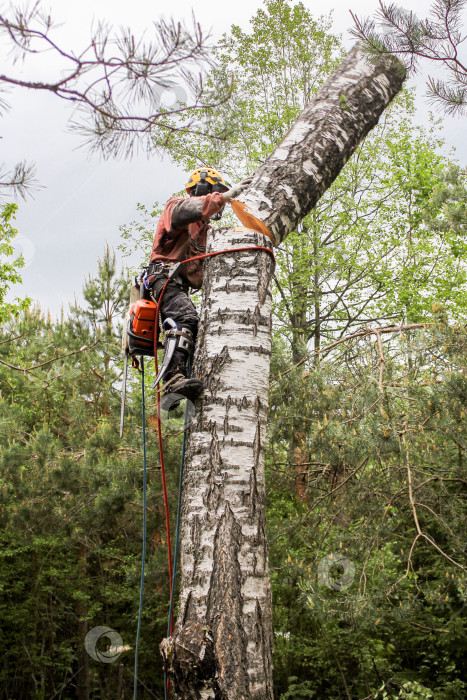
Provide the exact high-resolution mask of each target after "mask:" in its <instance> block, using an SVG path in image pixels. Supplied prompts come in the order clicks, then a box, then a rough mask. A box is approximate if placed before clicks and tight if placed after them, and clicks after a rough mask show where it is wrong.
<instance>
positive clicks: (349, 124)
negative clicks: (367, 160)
mask: <svg viewBox="0 0 467 700" xmlns="http://www.w3.org/2000/svg"><path fill="white" fill-rule="evenodd" d="M401 65H402V64H400V63H399V62H398V61H397V60H396V59H385V60H384V61H381V60H380V61H379V63H377V64H375V63H371V62H370V61H369V59H367V58H366V55H365V54H363V52H362V50H361V49H360V48H358V47H356V48H354V49H353V50H352V51H351V52H350V53H349V55H348V56H347V58H346V59H345V61H344V62H343V63H342V65H341V66H340V67H339V68H338V70H337V71H336V72H335V73H334V74H333V75H332V76H331V77H330V78H329V79H328V81H327V82H326V83H325V84H324V85H323V87H322V88H321V89H320V91H319V92H318V93H317V95H316V98H315V100H314V101H313V102H312V103H311V104H310V105H309V106H308V107H307V108H306V109H305V110H304V112H303V113H302V115H301V116H300V117H299V118H298V120H297V122H296V124H295V125H294V126H293V127H292V129H291V130H290V131H289V133H288V134H287V136H286V137H285V139H284V140H283V142H282V143H281V144H280V146H279V147H278V148H277V149H276V150H275V151H274V152H273V153H272V155H271V156H270V157H269V158H268V160H267V161H266V163H265V164H264V165H263V166H261V168H259V170H258V171H257V173H256V175H255V177H254V179H253V182H252V185H251V186H250V187H249V189H248V190H247V191H246V192H245V193H243V194H242V196H241V197H240V200H241V203H240V205H239V206H237V205H238V202H237V205H235V203H233V205H234V209H235V211H236V213H238V215H239V217H241V218H242V221H243V223H245V226H248V227H249V228H246V229H245V228H242V227H234V228H233V229H220V230H216V231H212V232H211V235H210V238H209V239H208V252H211V251H216V250H224V249H233V252H232V253H227V254H223V255H221V256H218V257H214V258H210V259H207V260H206V261H205V271H204V278H203V300H202V311H201V318H200V331H199V335H198V340H197V349H196V355H195V364H194V369H193V374H194V376H199V377H201V378H202V379H203V381H204V382H205V391H204V394H203V396H202V398H201V399H200V400H199V402H198V405H197V411H196V414H195V417H194V421H193V423H192V425H191V427H190V431H189V435H188V440H187V453H186V460H185V476H184V484H183V504H182V532H181V583H180V603H179V613H178V619H177V623H176V627H175V632H174V635H173V636H172V637H170V638H168V639H166V640H164V641H163V643H162V645H161V650H162V654H163V656H164V659H165V663H166V667H167V669H168V671H169V674H170V677H171V678H172V682H173V689H174V697H175V698H176V699H178V700H182V699H183V700H199V699H201V698H203V699H207V698H213V699H214V698H216V699H217V700H272V698H273V690H272V639H273V637H272V608H271V593H270V583H269V571H268V556H267V542H266V535H265V485H264V450H263V446H264V440H265V432H266V416H267V408H268V384H269V363H270V348H271V286H270V282H271V278H272V271H273V263H272V260H271V257H270V255H269V254H268V253H267V252H262V251H253V252H251V251H250V252H237V253H236V252H235V248H236V247H237V248H238V247H243V246H251V245H262V246H264V245H267V246H269V245H270V244H271V240H270V238H272V239H273V241H274V243H276V244H278V243H279V242H280V241H282V240H283V238H284V237H285V236H286V235H287V234H288V233H289V232H290V231H291V230H293V229H294V228H296V225H297V224H298V223H299V222H300V220H301V219H302V218H303V217H304V216H305V215H306V214H307V213H308V212H309V211H310V209H311V208H312V207H313V206H314V205H315V204H316V202H317V201H318V199H319V197H320V196H321V194H323V192H324V191H325V190H326V188H327V187H329V185H330V184H331V183H332V182H333V180H334V179H335V178H336V177H337V175H338V174H339V172H340V170H341V168H342V167H343V165H344V163H345V162H346V161H347V160H348V158H349V157H350V155H351V154H352V153H353V151H354V150H355V148H356V147H357V146H358V144H359V142H360V141H361V139H362V138H363V137H364V136H365V135H366V134H367V133H368V132H369V131H370V129H371V128H372V127H373V126H374V125H375V124H376V123H377V121H378V119H379V116H380V115H381V113H382V112H383V110H384V108H385V107H386V106H387V105H388V103H389V102H390V101H391V99H392V98H393V97H394V95H395V94H397V92H398V90H399V89H400V87H401V86H402V81H403V77H402V73H401ZM252 229H255V230H256V231H258V233H255V230H252ZM259 231H262V232H263V233H266V234H267V235H268V236H269V238H267V237H266V236H264V235H262V233H259Z"/></svg>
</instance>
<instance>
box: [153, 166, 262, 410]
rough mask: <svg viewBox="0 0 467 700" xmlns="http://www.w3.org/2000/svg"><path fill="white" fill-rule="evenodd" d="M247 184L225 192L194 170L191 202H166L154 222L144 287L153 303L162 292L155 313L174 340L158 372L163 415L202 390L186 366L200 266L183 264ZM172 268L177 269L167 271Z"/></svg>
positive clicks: (214, 176)
mask: <svg viewBox="0 0 467 700" xmlns="http://www.w3.org/2000/svg"><path fill="white" fill-rule="evenodd" d="M250 182H251V178H246V179H245V180H243V181H242V182H240V183H239V184H237V185H235V186H234V187H232V188H230V189H229V186H228V185H227V183H226V182H225V180H224V178H223V177H222V176H221V175H219V173H218V172H217V171H216V170H214V168H209V167H206V168H198V169H197V170H195V172H194V173H193V174H192V175H191V176H190V178H189V180H188V182H187V185H186V191H187V192H188V195H189V197H190V198H189V199H185V198H183V197H171V198H170V199H169V201H168V202H167V204H166V205H165V209H164V211H163V213H162V216H161V217H160V218H159V223H158V225H157V230H156V235H155V237H154V244H153V248H152V253H151V259H150V265H149V270H148V275H149V284H150V286H151V288H152V294H153V297H154V299H155V300H156V302H157V301H158V300H159V298H160V296H161V292H162V290H163V289H164V288H165V289H164V294H163V296H162V298H161V304H160V313H161V317H162V321H163V322H164V323H166V324H167V325H168V324H170V323H173V325H171V327H170V330H169V331H168V333H167V337H168V338H170V337H174V338H175V340H176V344H175V345H173V344H170V343H167V344H166V346H165V348H166V351H165V356H164V360H163V363H162V368H161V375H160V379H162V378H163V379H164V390H163V394H164V396H163V400H162V404H161V406H162V408H163V409H164V410H169V409H170V408H171V407H173V406H174V405H175V404H174V395H178V396H185V397H186V398H188V399H190V400H194V399H196V398H197V397H198V396H199V394H200V393H201V391H202V389H203V382H202V381H201V380H200V379H195V378H190V376H189V370H188V366H187V365H188V361H189V358H190V357H191V355H192V352H193V344H194V341H195V340H196V335H197V332H198V314H197V312H196V308H195V306H194V304H193V302H192V301H191V300H190V299H189V297H188V289H189V288H190V287H192V288H194V289H200V288H201V282H202V276H203V265H202V263H203V261H202V260H194V261H192V262H187V263H184V260H187V259H188V258H193V257H196V256H198V255H200V254H202V253H204V252H205V251H206V237H207V234H208V231H209V229H210V225H209V221H210V219H211V218H212V219H216V220H219V219H220V218H221V216H222V213H223V211H224V207H225V205H226V203H227V202H230V201H231V200H232V199H234V198H235V197H237V196H238V195H240V194H241V193H242V192H243V190H244V189H246V188H247V187H248V185H249V184H250ZM177 264H179V265H177ZM173 265H175V266H176V269H172V270H170V268H171V267H172V266H173ZM169 271H170V278H169ZM174 272H176V274H173V273H174ZM166 284H167V286H166ZM169 319H170V320H169ZM175 401H177V400H176V399H175Z"/></svg>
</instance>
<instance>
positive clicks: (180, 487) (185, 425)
mask: <svg viewBox="0 0 467 700" xmlns="http://www.w3.org/2000/svg"><path fill="white" fill-rule="evenodd" d="M188 407H189V401H188V400H187V401H186V403H185V418H184V423H183V444H182V458H181V464H180V481H179V484H178V505H177V527H176V530H175V550H174V558H173V574H172V585H171V587H170V605H169V620H168V623H167V637H170V634H171V627H172V617H173V608H174V599H175V581H176V578H177V559H178V545H179V543H180V517H181V512H182V492H183V465H184V464H185V445H186V430H187V428H188ZM167 688H168V686H167V671H164V698H165V700H168V691H167Z"/></svg>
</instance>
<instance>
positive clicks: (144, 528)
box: [133, 356, 147, 700]
mask: <svg viewBox="0 0 467 700" xmlns="http://www.w3.org/2000/svg"><path fill="white" fill-rule="evenodd" d="M141 394H142V408H143V552H142V556H141V586H140V589H139V609H138V628H137V631H136V644H135V675H134V684H133V700H137V693H138V651H139V637H140V632H141V613H142V610H143V589H144V564H145V561H146V487H147V468H146V406H145V398H144V357H143V356H141Z"/></svg>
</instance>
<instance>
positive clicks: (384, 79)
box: [232, 44, 405, 245]
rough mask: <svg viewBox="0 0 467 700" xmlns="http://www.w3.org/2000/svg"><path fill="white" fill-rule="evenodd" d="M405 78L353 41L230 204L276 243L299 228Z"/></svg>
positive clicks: (390, 61)
mask: <svg viewBox="0 0 467 700" xmlns="http://www.w3.org/2000/svg"><path fill="white" fill-rule="evenodd" d="M404 77H405V68H404V66H403V64H402V63H401V62H400V61H399V60H398V59H397V58H395V57H394V56H385V57H383V58H379V59H378V60H377V61H376V62H375V61H374V60H373V59H372V58H371V57H370V56H369V55H368V53H367V52H366V51H365V50H364V49H363V48H362V47H361V46H360V45H359V44H357V45H356V46H354V48H353V49H352V50H351V51H350V52H349V53H348V54H347V56H346V58H345V59H344V61H342V63H341V64H340V66H339V67H338V68H337V70H335V71H334V73H332V75H330V76H329V78H328V79H327V80H326V82H325V83H324V84H323V85H322V86H321V88H320V89H319V90H318V92H317V93H316V95H315V97H314V98H313V100H312V101H311V102H310V104H309V105H308V106H307V107H305V109H304V110H303V112H302V113H301V114H300V116H299V117H298V119H297V120H296V122H295V123H294V125H293V126H292V128H291V129H290V130H289V132H288V133H287V134H286V136H285V138H284V139H283V141H282V142H281V143H280V144H279V146H278V147H277V148H276V149H275V150H274V151H273V152H272V154H271V155H270V156H269V158H268V159H267V160H266V161H265V163H264V164H263V165H262V166H261V167H260V168H258V170H257V171H256V173H255V175H254V177H253V182H252V183H251V185H250V187H249V188H248V190H246V191H245V192H244V193H242V194H241V195H240V197H239V198H238V199H237V200H236V201H235V202H233V203H232V206H233V208H234V211H235V213H236V214H237V216H238V217H239V218H240V219H241V221H242V222H243V223H244V224H245V225H246V226H250V227H251V228H255V229H256V230H261V231H264V232H265V233H266V232H269V234H270V235H271V237H272V240H273V241H274V244H275V245H279V244H280V243H281V241H283V240H284V238H285V237H286V236H287V235H288V234H289V233H290V232H291V231H295V230H296V228H297V224H299V223H300V221H302V219H303V217H304V216H305V215H306V214H307V213H308V212H309V211H310V210H311V209H312V208H313V207H314V206H315V204H316V203H317V201H318V200H319V198H320V197H321V195H322V194H323V193H324V192H325V191H326V190H327V189H328V187H329V186H330V185H331V184H332V183H333V182H334V180H335V179H336V177H337V176H338V174H339V173H340V171H341V170H342V168H343V166H344V165H345V163H347V161H348V159H349V158H350V156H351V155H352V153H353V152H354V151H355V149H356V148H357V146H358V145H359V143H360V142H361V141H362V139H363V138H364V137H365V136H366V135H367V134H368V132H369V131H370V130H371V129H372V128H373V127H374V126H375V125H376V124H377V123H378V120H379V118H380V116H381V114H382V113H383V112H384V110H385V109H386V107H387V106H388V104H389V103H390V102H391V100H392V99H393V98H394V97H395V96H396V95H397V93H398V92H399V90H400V89H401V87H402V84H403V82H404ZM255 222H256V224H257V225H255Z"/></svg>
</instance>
